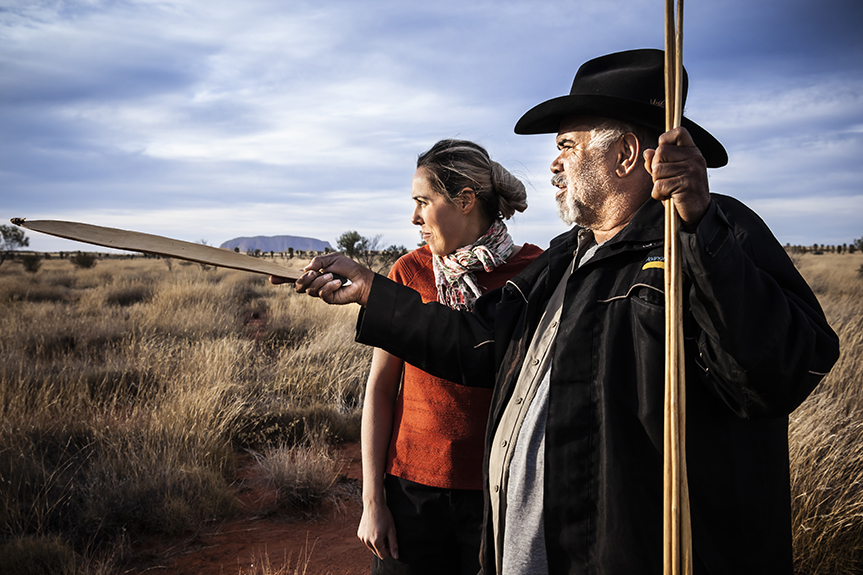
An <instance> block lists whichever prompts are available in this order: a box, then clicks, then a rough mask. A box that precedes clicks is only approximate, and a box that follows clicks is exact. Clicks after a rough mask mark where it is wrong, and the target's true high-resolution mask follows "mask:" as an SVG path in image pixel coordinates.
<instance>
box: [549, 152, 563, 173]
mask: <svg viewBox="0 0 863 575" xmlns="http://www.w3.org/2000/svg"><path fill="white" fill-rule="evenodd" d="M562 155H563V154H558V155H557V157H556V158H555V159H554V161H552V162H551V173H552V174H559V173H560V172H562V171H563V160H561V159H560V157H561V156H562Z"/></svg>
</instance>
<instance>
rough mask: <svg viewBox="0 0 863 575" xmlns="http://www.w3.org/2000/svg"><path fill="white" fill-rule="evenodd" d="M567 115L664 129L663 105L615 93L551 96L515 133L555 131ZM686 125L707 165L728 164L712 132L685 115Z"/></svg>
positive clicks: (716, 166)
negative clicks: (646, 102)
mask: <svg viewBox="0 0 863 575" xmlns="http://www.w3.org/2000/svg"><path fill="white" fill-rule="evenodd" d="M566 116H596V117H600V118H610V119H613V120H622V121H624V122H631V123H634V124H639V125H642V126H647V127H648V128H654V129H656V130H658V131H659V132H664V131H665V110H664V108H662V106H659V105H656V106H654V105H651V104H645V103H643V102H638V101H635V100H628V99H625V98H616V97H613V96H603V95H592V94H578V95H568V96H560V97H557V98H552V99H551V100H547V101H545V102H543V103H541V104H538V105H536V106H534V107H533V108H531V109H530V110H528V111H527V112H526V113H525V114H524V115H523V116H522V117H521V118H520V119H519V121H518V122H517V123H516V125H515V133H516V134H556V133H557V131H558V129H559V128H560V121H561V120H562V119H563V118H564V117H566ZM681 124H682V125H683V127H684V128H686V129H687V131H688V132H689V133H690V134H691V135H692V139H693V141H694V142H695V145H696V146H698V149H699V150H700V151H701V154H702V155H703V156H704V159H705V160H706V162H707V167H708V168H721V167H722V166H724V165H726V164H727V163H728V152H726V151H725V147H724V146H723V145H722V144H721V143H720V142H719V140H717V139H716V138H714V137H713V136H712V135H711V134H710V132H708V131H707V130H705V129H704V128H702V127H701V126H699V125H698V124H696V123H695V122H693V121H692V120H690V119H689V118H685V117H684V118H683V121H682V122H681Z"/></svg>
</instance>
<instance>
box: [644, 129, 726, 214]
mask: <svg viewBox="0 0 863 575" xmlns="http://www.w3.org/2000/svg"><path fill="white" fill-rule="evenodd" d="M644 167H645V169H647V172H648V173H649V174H650V175H651V176H652V178H653V192H652V193H651V195H652V196H653V198H654V199H657V200H662V201H664V200H667V199H668V198H671V200H672V201H673V202H674V207H675V208H676V209H677V213H678V214H679V215H680V219H681V220H682V221H683V227H684V228H685V229H688V230H692V229H695V227H696V226H697V225H698V222H700V221H701V218H702V217H703V216H704V213H705V212H706V211H707V208H708V206H709V205H710V188H709V186H708V183H707V162H705V160H704V156H702V155H701V151H700V150H699V149H698V148H697V147H695V142H694V141H693V140H692V136H691V135H690V134H689V132H688V131H687V130H686V128H675V129H674V130H671V131H670V132H665V133H664V134H662V135H661V136H659V146H657V148H656V149H655V150H645V151H644Z"/></svg>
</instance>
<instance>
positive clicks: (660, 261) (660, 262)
mask: <svg viewBox="0 0 863 575" xmlns="http://www.w3.org/2000/svg"><path fill="white" fill-rule="evenodd" d="M650 268H656V269H660V270H664V269H665V258H664V257H662V256H652V257H649V258H647V261H646V262H644V265H643V266H641V269H643V270H649V269H650Z"/></svg>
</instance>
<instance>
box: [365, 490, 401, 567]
mask: <svg viewBox="0 0 863 575" xmlns="http://www.w3.org/2000/svg"><path fill="white" fill-rule="evenodd" d="M357 537H359V538H360V541H362V542H363V543H365V545H366V547H368V548H369V549H370V550H371V552H372V553H374V554H375V555H377V556H378V558H379V559H381V560H383V559H386V558H387V557H392V558H393V559H398V558H399V544H398V541H397V540H396V526H395V523H394V522H393V515H392V513H390V510H389V508H388V507H387V506H386V503H383V502H380V503H371V504H365V505H363V516H362V518H361V519H360V526H359V528H358V529H357Z"/></svg>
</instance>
